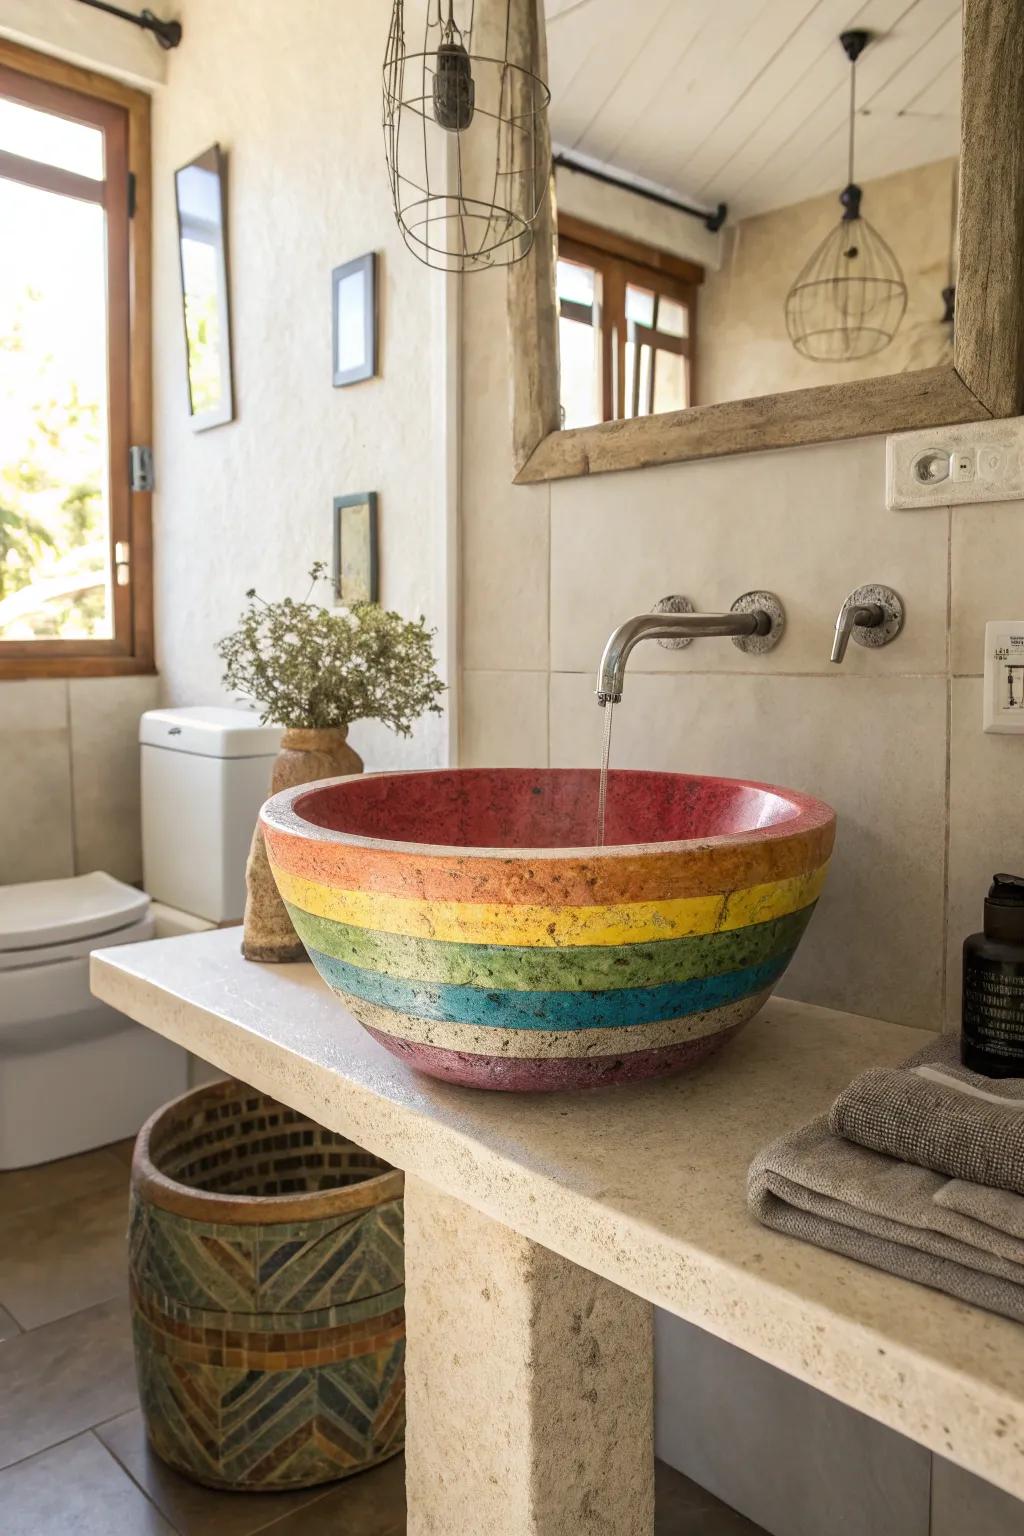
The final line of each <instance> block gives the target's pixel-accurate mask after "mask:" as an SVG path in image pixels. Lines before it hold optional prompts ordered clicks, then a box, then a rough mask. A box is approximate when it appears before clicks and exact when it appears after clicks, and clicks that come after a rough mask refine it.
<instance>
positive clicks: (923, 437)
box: [885, 416, 1024, 511]
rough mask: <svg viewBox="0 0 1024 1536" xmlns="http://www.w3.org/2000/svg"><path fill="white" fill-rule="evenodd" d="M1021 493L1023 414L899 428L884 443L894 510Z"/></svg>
mask: <svg viewBox="0 0 1024 1536" xmlns="http://www.w3.org/2000/svg"><path fill="white" fill-rule="evenodd" d="M1017 498H1024V417H1021V416H1014V417H1011V418H1009V419H1008V420H1005V421H969V422H964V423H961V424H960V425H959V426H952V427H934V428H929V429H928V430H927V431H925V432H901V433H899V434H898V435H897V436H895V437H890V438H887V440H886V445H885V504H886V506H887V507H890V508H891V509H893V510H894V511H911V510H913V509H914V508H915V507H949V506H955V505H958V504H963V503H964V502H970V501H1014V500H1016V499H1017Z"/></svg>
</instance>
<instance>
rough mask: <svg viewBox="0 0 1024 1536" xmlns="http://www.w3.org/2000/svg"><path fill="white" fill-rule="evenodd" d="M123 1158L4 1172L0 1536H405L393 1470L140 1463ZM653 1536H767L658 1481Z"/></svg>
mask: <svg viewBox="0 0 1024 1536" xmlns="http://www.w3.org/2000/svg"><path fill="white" fill-rule="evenodd" d="M130 1155H131V1149H130V1146H129V1145H127V1144H124V1145H118V1146H115V1147H108V1148H104V1149H103V1150H102V1151H98V1152H88V1153H85V1154H83V1156H81V1157H74V1158H67V1159H66V1160H64V1161H63V1162H58V1163H50V1164H47V1165H46V1166H45V1167H42V1168H33V1169H26V1170H25V1171H23V1172H18V1173H2V1174H0V1222H2V1225H3V1234H4V1236H3V1242H2V1244H0V1533H2V1536H71V1533H73V1536H254V1533H255V1532H270V1533H271V1536H404V1532H405V1489H404V1486H403V1471H402V1463H401V1459H400V1458H399V1459H397V1460H395V1461H392V1462H389V1463H388V1464H387V1465H385V1466H383V1467H377V1468H375V1469H374V1470H373V1471H371V1472H366V1473H363V1474H362V1475H361V1476H359V1477H355V1478H352V1479H351V1480H350V1481H348V1482H343V1483H336V1484H334V1485H333V1486H332V1487H330V1488H328V1489H323V1488H313V1489H310V1490H308V1491H306V1492H300V1493H287V1494H241V1493H240V1494H232V1493H214V1492H212V1491H211V1490H209V1489H206V1488H200V1487H198V1486H197V1485H195V1484H193V1483H190V1482H188V1481H187V1480H186V1479H185V1478H182V1477H179V1476H178V1475H177V1474H176V1473H174V1472H171V1471H170V1470H169V1469H168V1468H167V1467H165V1466H163V1465H162V1464H161V1463H160V1462H159V1461H157V1459H156V1458H155V1457H154V1456H153V1455H152V1454H151V1453H150V1452H149V1449H148V1447H147V1444H146V1437H145V1434H144V1432H143V1427H142V1419H141V1416H140V1414H139V1410H138V1405H137V1399H136V1395H135V1380H134V1371H133V1366H132V1350H131V1338H130V1333H129V1325H128V1302H127V1287H126V1279H125V1273H126V1254H125V1225H126V1199H127V1187H128V1168H129V1163H130ZM657 1536H762V1533H759V1531H758V1528H757V1527H756V1526H753V1525H751V1523H750V1522H749V1521H748V1520H744V1519H743V1518H742V1516H740V1515H737V1514H735V1513H733V1511H732V1510H729V1509H726V1507H725V1506H724V1505H722V1504H720V1503H718V1502H717V1501H716V1500H715V1499H713V1498H712V1497H711V1495H710V1494H707V1493H705V1492H704V1490H703V1489H701V1488H698V1487H697V1485H696V1484H695V1483H691V1482H689V1481H688V1480H687V1479H686V1478H684V1477H681V1476H680V1475H679V1473H677V1472H673V1471H670V1470H669V1468H667V1467H664V1466H659V1468H658V1519H657Z"/></svg>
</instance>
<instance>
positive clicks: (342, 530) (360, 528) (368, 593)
mask: <svg viewBox="0 0 1024 1536" xmlns="http://www.w3.org/2000/svg"><path fill="white" fill-rule="evenodd" d="M331 575H332V579H333V581H334V595H335V598H336V599H337V601H338V602H339V603H345V604H351V603H376V602H378V601H379V598H380V592H379V577H378V561H377V493H376V491H359V492H358V493H357V494H355V495H353V496H335V498H334V560H333V564H332V568H331Z"/></svg>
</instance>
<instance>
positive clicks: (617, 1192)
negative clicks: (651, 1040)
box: [92, 928, 1024, 1497]
mask: <svg viewBox="0 0 1024 1536" xmlns="http://www.w3.org/2000/svg"><path fill="white" fill-rule="evenodd" d="M92 986H93V990H94V992H95V993H96V995H97V996H98V997H101V998H102V999H104V1000H105V1001H106V1002H108V1003H110V1004H111V1005H112V1006H113V1007H115V1008H118V1009H120V1010H121V1011H122V1012H123V1013H125V1014H128V1015H129V1016H130V1017H131V1018H133V1019H136V1020H137V1021H138V1022H139V1023H141V1024H144V1025H146V1026H147V1027H149V1028H150V1029H153V1030H155V1031H157V1032H158V1033H159V1034H162V1035H165V1036H167V1037H168V1038H169V1039H171V1040H174V1041H177V1042H178V1043H179V1044H180V1045H183V1046H185V1047H187V1049H188V1050H190V1051H193V1052H195V1053H196V1054H197V1055H199V1056H201V1057H203V1058H204V1059H205V1060H207V1061H210V1062H212V1063H213V1064H214V1065H215V1066H217V1067H219V1068H220V1069H221V1070H223V1071H224V1072H228V1073H231V1074H232V1075H234V1076H237V1077H240V1078H242V1079H243V1080H244V1081H246V1082H248V1083H251V1084H253V1086H254V1087H257V1088H259V1089H261V1090H263V1091H264V1092H268V1093H270V1094H273V1095H275V1096H276V1097H277V1098H279V1099H282V1100H283V1101H284V1102H286V1103H288V1104H290V1105H292V1106H293V1107H295V1108H297V1109H299V1110H302V1111H303V1112H305V1113H307V1114H309V1115H310V1116H312V1118H313V1119H315V1120H317V1121H318V1122H320V1123H321V1124H323V1125H326V1126H329V1127H330V1128H332V1129H334V1130H337V1131H340V1132H342V1133H343V1134H345V1135H347V1136H350V1137H352V1138H353V1140H355V1141H357V1142H359V1143H360V1144H361V1145H362V1146H365V1147H366V1148H368V1149H369V1150H371V1151H373V1152H375V1153H377V1154H378V1155H380V1156H383V1157H385V1158H387V1159H388V1160H389V1161H391V1162H393V1163H395V1164H396V1165H397V1166H399V1167H401V1168H404V1169H406V1170H407V1171H409V1172H411V1173H415V1174H418V1175H419V1176H420V1177H421V1178H423V1179H425V1180H427V1181H428V1182H430V1183H431V1184H433V1185H435V1186H437V1187H438V1188H440V1189H442V1190H444V1191H445V1192H446V1193H448V1194H450V1195H454V1196H456V1197H458V1198H459V1199H461V1200H463V1201H465V1202H466V1203H467V1204H468V1205H471V1206H473V1207H475V1208H476V1209H478V1210H480V1211H482V1212H484V1213H485V1214H486V1215H488V1216H491V1217H493V1218H494V1219H496V1220H497V1221H500V1222H504V1223H505V1224H506V1225H507V1226H510V1227H513V1228H514V1229H516V1230H517V1231H519V1232H521V1233H522V1234H524V1235H525V1236H526V1237H529V1238H531V1239H532V1240H533V1241H535V1242H538V1243H541V1244H543V1245H544V1246H545V1247H547V1248H550V1249H553V1250H554V1251H555V1252H557V1253H560V1254H562V1255H563V1256H564V1257H565V1258H567V1259H570V1260H571V1261H572V1262H574V1263H576V1264H579V1265H582V1266H583V1267H584V1268H586V1269H590V1270H593V1271H595V1272H596V1273H598V1274H599V1275H602V1276H603V1277H604V1278H605V1279H608V1280H611V1281H614V1282H615V1283H616V1284H618V1285H621V1286H623V1287H624V1288H625V1289H627V1290H629V1291H633V1292H635V1293H637V1294H638V1295H641V1296H644V1297H646V1298H647V1299H648V1300H650V1301H652V1302H654V1303H655V1304H656V1305H657V1306H660V1307H664V1308H666V1309H667V1310H668V1311H670V1312H674V1313H676V1314H677V1315H678V1316H679V1317H683V1318H686V1319H687V1320H688V1321H690V1322H692V1323H695V1324H697V1326H698V1327H701V1328H704V1329H706V1330H707V1331H708V1332H710V1333H713V1334H716V1335H717V1336H718V1337H720V1338H722V1339H725V1340H727V1341H728V1342H729V1343H731V1344H735V1345H737V1346H739V1348H741V1349H745V1350H747V1351H748V1352H749V1353H750V1354H753V1355H756V1356H757V1357H758V1358H759V1359H762V1360H766V1361H768V1362H770V1363H771V1364H772V1365H775V1366H778V1367H779V1368H780V1369H782V1370H784V1371H786V1372H788V1373H789V1374H790V1375H793V1376H796V1377H799V1378H800V1379H801V1380H803V1381H806V1382H808V1383H810V1384H811V1385H812V1386H814V1387H817V1388H819V1389H820V1390H821V1391H823V1392H826V1393H828V1394H829V1395H830V1396H832V1397H835V1398H838V1399H839V1400H840V1401H842V1402H844V1403H847V1404H849V1405H850V1406H851V1407H853V1408H856V1409H859V1410H860V1411H861V1412H863V1413H866V1414H869V1415H870V1416H871V1417H873V1418H875V1419H878V1420H880V1421H881V1422H882V1423H884V1424H888V1425H889V1426H890V1427H891V1428H893V1429H896V1430H898V1431H900V1432H901V1433H903V1434H905V1435H908V1436H910V1437H911V1438H912V1439H914V1440H916V1441H918V1442H920V1443H921V1444H923V1445H926V1446H928V1447H929V1448H930V1449H932V1450H934V1451H937V1452H938V1453H939V1454H941V1455H943V1456H946V1457H948V1458H950V1459H951V1460H952V1461H955V1462H957V1463H959V1464H960V1465H961V1466H963V1467H966V1468H967V1469H968V1470H970V1471H972V1472H975V1473H977V1474H978V1475H979V1476H981V1477H984V1478H987V1479H988V1480H989V1481H991V1482H993V1483H996V1484H997V1485H998V1486H1000V1487H1002V1488H1004V1489H1005V1490H1006V1491H1007V1492H1009V1493H1012V1494H1015V1495H1016V1496H1017V1497H1024V1329H1022V1328H1021V1327H1020V1326H1018V1325H1017V1324H1014V1323H1011V1322H1009V1321H1007V1320H1005V1319H1003V1318H999V1317H996V1316H994V1315H993V1314H991V1313H986V1312H982V1311H980V1310H978V1309H976V1308H973V1307H969V1306H967V1305H965V1304H964V1303H962V1302H958V1301H954V1300H953V1299H952V1298H950V1297H947V1296H944V1295H941V1294H939V1293H938V1292H936V1291H931V1290H928V1289H926V1288H924V1287H923V1286H918V1285H914V1284H912V1283H911V1282H909V1281H905V1280H898V1279H896V1278H894V1277H893V1276H890V1275H886V1274H882V1273H881V1272H879V1271H876V1270H872V1269H869V1268H868V1267H867V1266H865V1265H861V1264H855V1263H851V1262H850V1261H849V1260H846V1259H843V1258H840V1257H839V1256H838V1255H835V1254H831V1253H826V1252H824V1251H822V1250H820V1249H817V1248H813V1247H811V1246H809V1245H807V1244H804V1243H800V1242H797V1241H795V1240H793V1239H791V1238H786V1237H783V1236H781V1235H780V1234H777V1233H774V1232H769V1231H768V1230H767V1229H765V1228H763V1227H761V1226H760V1225H759V1224H758V1223H757V1222H755V1221H754V1220H753V1218H752V1217H751V1216H750V1215H749V1213H748V1211H747V1208H746V1204H745V1198H744V1191H745V1181H746V1170H747V1166H748V1164H749V1162H750V1159H751V1157H752V1156H753V1154H754V1153H755V1152H756V1151H757V1150H758V1149H759V1148H760V1147H761V1146H763V1145H764V1144H765V1143H766V1142H767V1141H769V1140H771V1139H772V1138H773V1137H775V1136H776V1135H778V1134H780V1133H781V1132H782V1131H784V1130H786V1129H787V1128H789V1127H792V1126H795V1125H797V1124H798V1123H800V1122H802V1121H805V1120H807V1119H809V1118H810V1117H811V1116H812V1115H814V1114H816V1113H820V1112H821V1110H822V1109H823V1108H824V1107H825V1106H827V1104H828V1103H829V1102H830V1100H831V1098H832V1097H834V1095H835V1094H836V1093H837V1092H838V1090H839V1089H840V1088H841V1087H842V1086H843V1085H844V1084H845V1083H847V1082H849V1080H850V1079H851V1078H852V1077H854V1076H855V1075H856V1073H857V1072H859V1071H862V1070H863V1069H864V1068H865V1067H867V1066H869V1065H872V1064H876V1063H885V1062H896V1061H899V1060H901V1059H902V1058H903V1057H905V1056H907V1055H909V1054H910V1052H911V1051H913V1050H915V1049H917V1048H918V1047H919V1046H920V1045H921V1044H923V1043H924V1041H925V1040H926V1038H927V1036H926V1035H925V1034H924V1032H922V1031H920V1030H916V1029H908V1028H904V1027H903V1026H900V1025H894V1024H886V1023H882V1022H880V1021H877V1020H874V1019H865V1018H857V1017H854V1016H852V1015H849V1014H842V1013H837V1012H834V1011H833V1010H831V1009H827V1008H815V1007H811V1006H810V1005H808V1004H804V1003H794V1002H787V1001H785V1000H784V999H781V998H776V999H773V1000H772V1001H771V1002H770V1003H769V1004H768V1005H767V1007H766V1008H765V1010H764V1012H763V1013H762V1014H761V1015H760V1016H759V1018H758V1019H756V1020H755V1021H754V1023H753V1024H751V1026H750V1027H749V1029H748V1030H747V1031H746V1032H745V1033H744V1034H743V1035H741V1036H740V1038H739V1039H738V1040H737V1041H736V1042H734V1043H733V1044H731V1045H730V1046H728V1047H727V1048H726V1049H725V1050H724V1051H723V1052H722V1054H721V1055H720V1056H718V1057H716V1058H715V1059H714V1060H713V1061H711V1062H709V1063H708V1064H707V1065H706V1066H704V1067H702V1068H699V1069H698V1070H697V1071H696V1072H694V1073H693V1074H692V1075H691V1076H689V1077H685V1076H684V1077H679V1078H670V1079H667V1080H665V1081H662V1082H656V1083H648V1084H640V1085H637V1086H631V1087H622V1088H614V1089H606V1090H601V1091H597V1092H594V1093H590V1094H581V1095H576V1096H568V1095H543V1094H535V1095H525V1094H516V1095H511V1094H501V1093H487V1092H482V1091H475V1090H469V1089H465V1088H456V1087H453V1086H451V1085H448V1084H444V1083H439V1082H435V1081H433V1080H431V1079H429V1078H426V1077H422V1076H420V1075H418V1074H416V1073H415V1072H413V1071H412V1070H410V1069H409V1068H407V1067H405V1066H404V1065H403V1064H402V1063H401V1062H399V1061H398V1060H396V1059H395V1058H394V1057H392V1056H390V1055H389V1054H388V1053H387V1052H386V1051H384V1050H383V1048H382V1047H380V1046H378V1045H377V1043H376V1042H375V1041H374V1040H373V1039H372V1038H371V1037H370V1036H369V1035H367V1034H366V1033H365V1032H364V1031H363V1030H362V1029H361V1028H360V1026H359V1025H358V1024H357V1023H356V1021H355V1020H354V1019H353V1018H352V1016H351V1015H350V1014H348V1013H347V1012H346V1011H345V1009H344V1008H343V1007H342V1005H341V1004H340V1003H339V1002H338V1001H337V1000H336V999H335V998H334V997H333V996H332V995H331V994H330V993H329V992H328V991H327V989H326V987H325V986H324V984H323V983H322V982H321V981H320V980H319V978H318V977H317V975H316V973H315V972H314V970H313V968H312V966H310V965H307V964H296V965H286V966H270V965H265V966H261V965H253V964H250V963H247V962H246V961H244V960H243V959H242V957H241V954H240V953H239V930H238V929H237V928H236V929H227V930H221V931H218V932H213V933H203V934H196V935H190V936H187V937H184V938H175V939H164V940H154V941H151V942H148V943H143V944H126V945H121V946H119V947H117V948H114V949H107V950H99V951H97V952H96V953H95V954H94V955H93V957H92Z"/></svg>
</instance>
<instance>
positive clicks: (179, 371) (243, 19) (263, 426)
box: [153, 0, 445, 766]
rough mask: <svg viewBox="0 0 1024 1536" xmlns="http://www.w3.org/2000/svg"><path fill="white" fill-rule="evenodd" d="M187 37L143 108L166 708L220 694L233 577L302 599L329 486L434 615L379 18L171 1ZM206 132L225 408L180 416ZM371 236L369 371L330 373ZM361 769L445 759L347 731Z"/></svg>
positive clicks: (427, 495) (349, 7)
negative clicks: (338, 271) (373, 306)
mask: <svg viewBox="0 0 1024 1536" xmlns="http://www.w3.org/2000/svg"><path fill="white" fill-rule="evenodd" d="M180 10H181V18H182V21H183V23H184V27H185V41H184V43H183V45H182V46H181V48H179V49H178V50H176V51H175V52H174V53H173V54H172V55H170V56H169V58H168V64H167V85H166V88H165V89H164V90H163V91H161V92H160V93H159V94H158V95H157V97H156V99H155V103H154V153H153V158H154V175H155V229H154V258H155V310H154V321H155V349H156V451H157V481H158V489H157V495H156V497H155V537H156V592H157V653H158V654H157V660H158V665H159V668H160V673H161V677H162V680H163V693H164V697H165V699H166V701H167V702H170V703H173V704H186V703H212V702H216V701H218V700H220V699H221V697H222V695H221V685H220V664H219V662H218V660H217V658H216V656H215V654H214V645H215V643H216V641H217V639H218V637H219V636H221V635H222V634H224V632H225V630H226V629H227V628H229V627H230V625H231V624H232V622H233V620H234V618H235V616H236V615H237V613H238V611H239V610H240V608H241V606H242V602H243V595H244V592H245V590H246V588H247V587H250V586H256V587H257V588H258V589H259V590H260V592H261V593H263V594H264V595H267V596H275V597H276V596H283V595H284V594H285V593H289V592H290V593H293V594H295V595H299V594H301V593H304V592H305V589H306V585H307V583H306V572H307V571H308V569H309V567H310V564H311V562H312V561H313V560H315V559H329V558H330V552H331V501H332V497H333V496H335V495H340V494H343V493H348V492H351V491H364V490H375V491H377V492H378V493H379V497H380V504H379V511H380V558H381V598H382V601H383V602H384V603H385V604H386V605H387V606H389V607H394V608H396V609H398V610H399V611H401V612H402V613H405V614H408V615H410V616H414V615H417V614H419V613H421V612H422V613H426V615H427V616H428V618H429V619H430V620H431V621H432V622H433V623H441V622H442V621H443V618H444V574H443V572H444V547H443V544H444V538H443V512H442V510H441V502H440V496H441V469H440V450H441V449H442V448H443V436H444V430H445V421H444V397H443V394H441V393H440V392H439V391H438V389H437V388H436V387H435V382H436V366H437V360H438V358H439V356H440V350H441V348H442V347H443V342H444V329H443V317H441V318H439V304H438V294H439V284H440V283H441V282H442V281H443V280H442V279H440V278H438V277H437V275H436V274H431V273H428V272H427V271H426V269H425V268H423V267H421V266H420V265H419V263H418V262H416V261H415V260H414V259H413V258H412V257H411V256H410V255H409V254H408V253H407V252H406V251H405V249H404V247H403V246H402V244H401V240H400V238H399V236H398V232H397V229H396V227H395V223H394V218H393V216H392V213H391V207H390V201H389V194H388V185H387V178H386V174H385V165H384V154H383V142H382V135H381V129H380V64H381V60H382V59H383V55H384V46H385V42H386V37H387V26H388V11H387V7H386V6H383V5H381V4H380V3H379V0H345V3H344V4H339V3H337V0H289V3H288V4H287V5H284V4H261V5H259V6H258V7H253V5H252V4H251V3H247V0H186V3H185V4H184V5H183V6H181V7H180ZM215 140H216V141H218V142H219V143H220V144H221V146H222V148H224V149H225V150H226V151H227V154H228V157H229V178H230V181H229V194H228V198H229V236H230V262H231V303H232V327H233V344H234V345H233V352H234V368H235V389H236V402H237V419H236V421H234V422H233V423H231V424H230V425H228V426H224V427H219V428H216V429H214V430H211V431H208V432H205V433H199V434H196V433H193V432H192V430H191V428H190V425H189V421H188V414H187V401H186V392H185V358H184V340H183V336H182V324H181V300H180V285H179V276H178V264H177V263H178V258H177V246H176V227H175V212H174V200H173V173H174V170H175V168H176V167H177V166H180V165H182V164H183V163H185V162H186V161H188V160H190V159H191V158H192V157H193V156H194V155H196V154H197V153H199V152H200V151H202V150H203V149H205V148H206V147H207V146H208V145H209V144H211V143H212V142H214V141H215ZM369 250H376V251H378V252H380V253H381V260H380V281H381V292H380V316H381V327H380V331H381V334H380V344H381V354H380V355H381V359H382V365H381V377H380V378H378V379H374V380H371V381H369V382H366V383H362V384H358V385H355V386H353V387H350V388H347V389H333V388H332V386H331V288H330V273H331V269H332V267H335V266H337V265H339V264H340V263H341V262H343V261H347V260H348V259H349V258H351V257H353V256H358V255H360V254H362V253H363V252H364V251H369ZM352 739H353V742H354V743H355V745H356V746H357V748H358V750H360V751H361V752H362V754H363V756H364V757H365V758H366V759H367V762H368V764H370V765H371V766H390V765H393V764H399V763H409V764H412V765H415V766H422V765H425V764H429V763H431V762H437V761H439V760H441V758H442V757H443V755H444V752H445V734H444V729H443V726H442V725H441V723H440V722H438V721H436V720H433V719H432V720H429V721H428V722H425V723H424V724H422V725H421V726H420V727H419V728H418V729H417V732H416V736H415V739H414V740H413V741H412V742H408V743H405V742H401V741H399V740H397V739H396V738H395V737H394V736H393V735H392V734H391V733H390V732H388V731H386V730H384V729H382V728H380V727H369V726H365V725H361V726H358V727H356V728H355V729H354V730H353V733H352Z"/></svg>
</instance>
